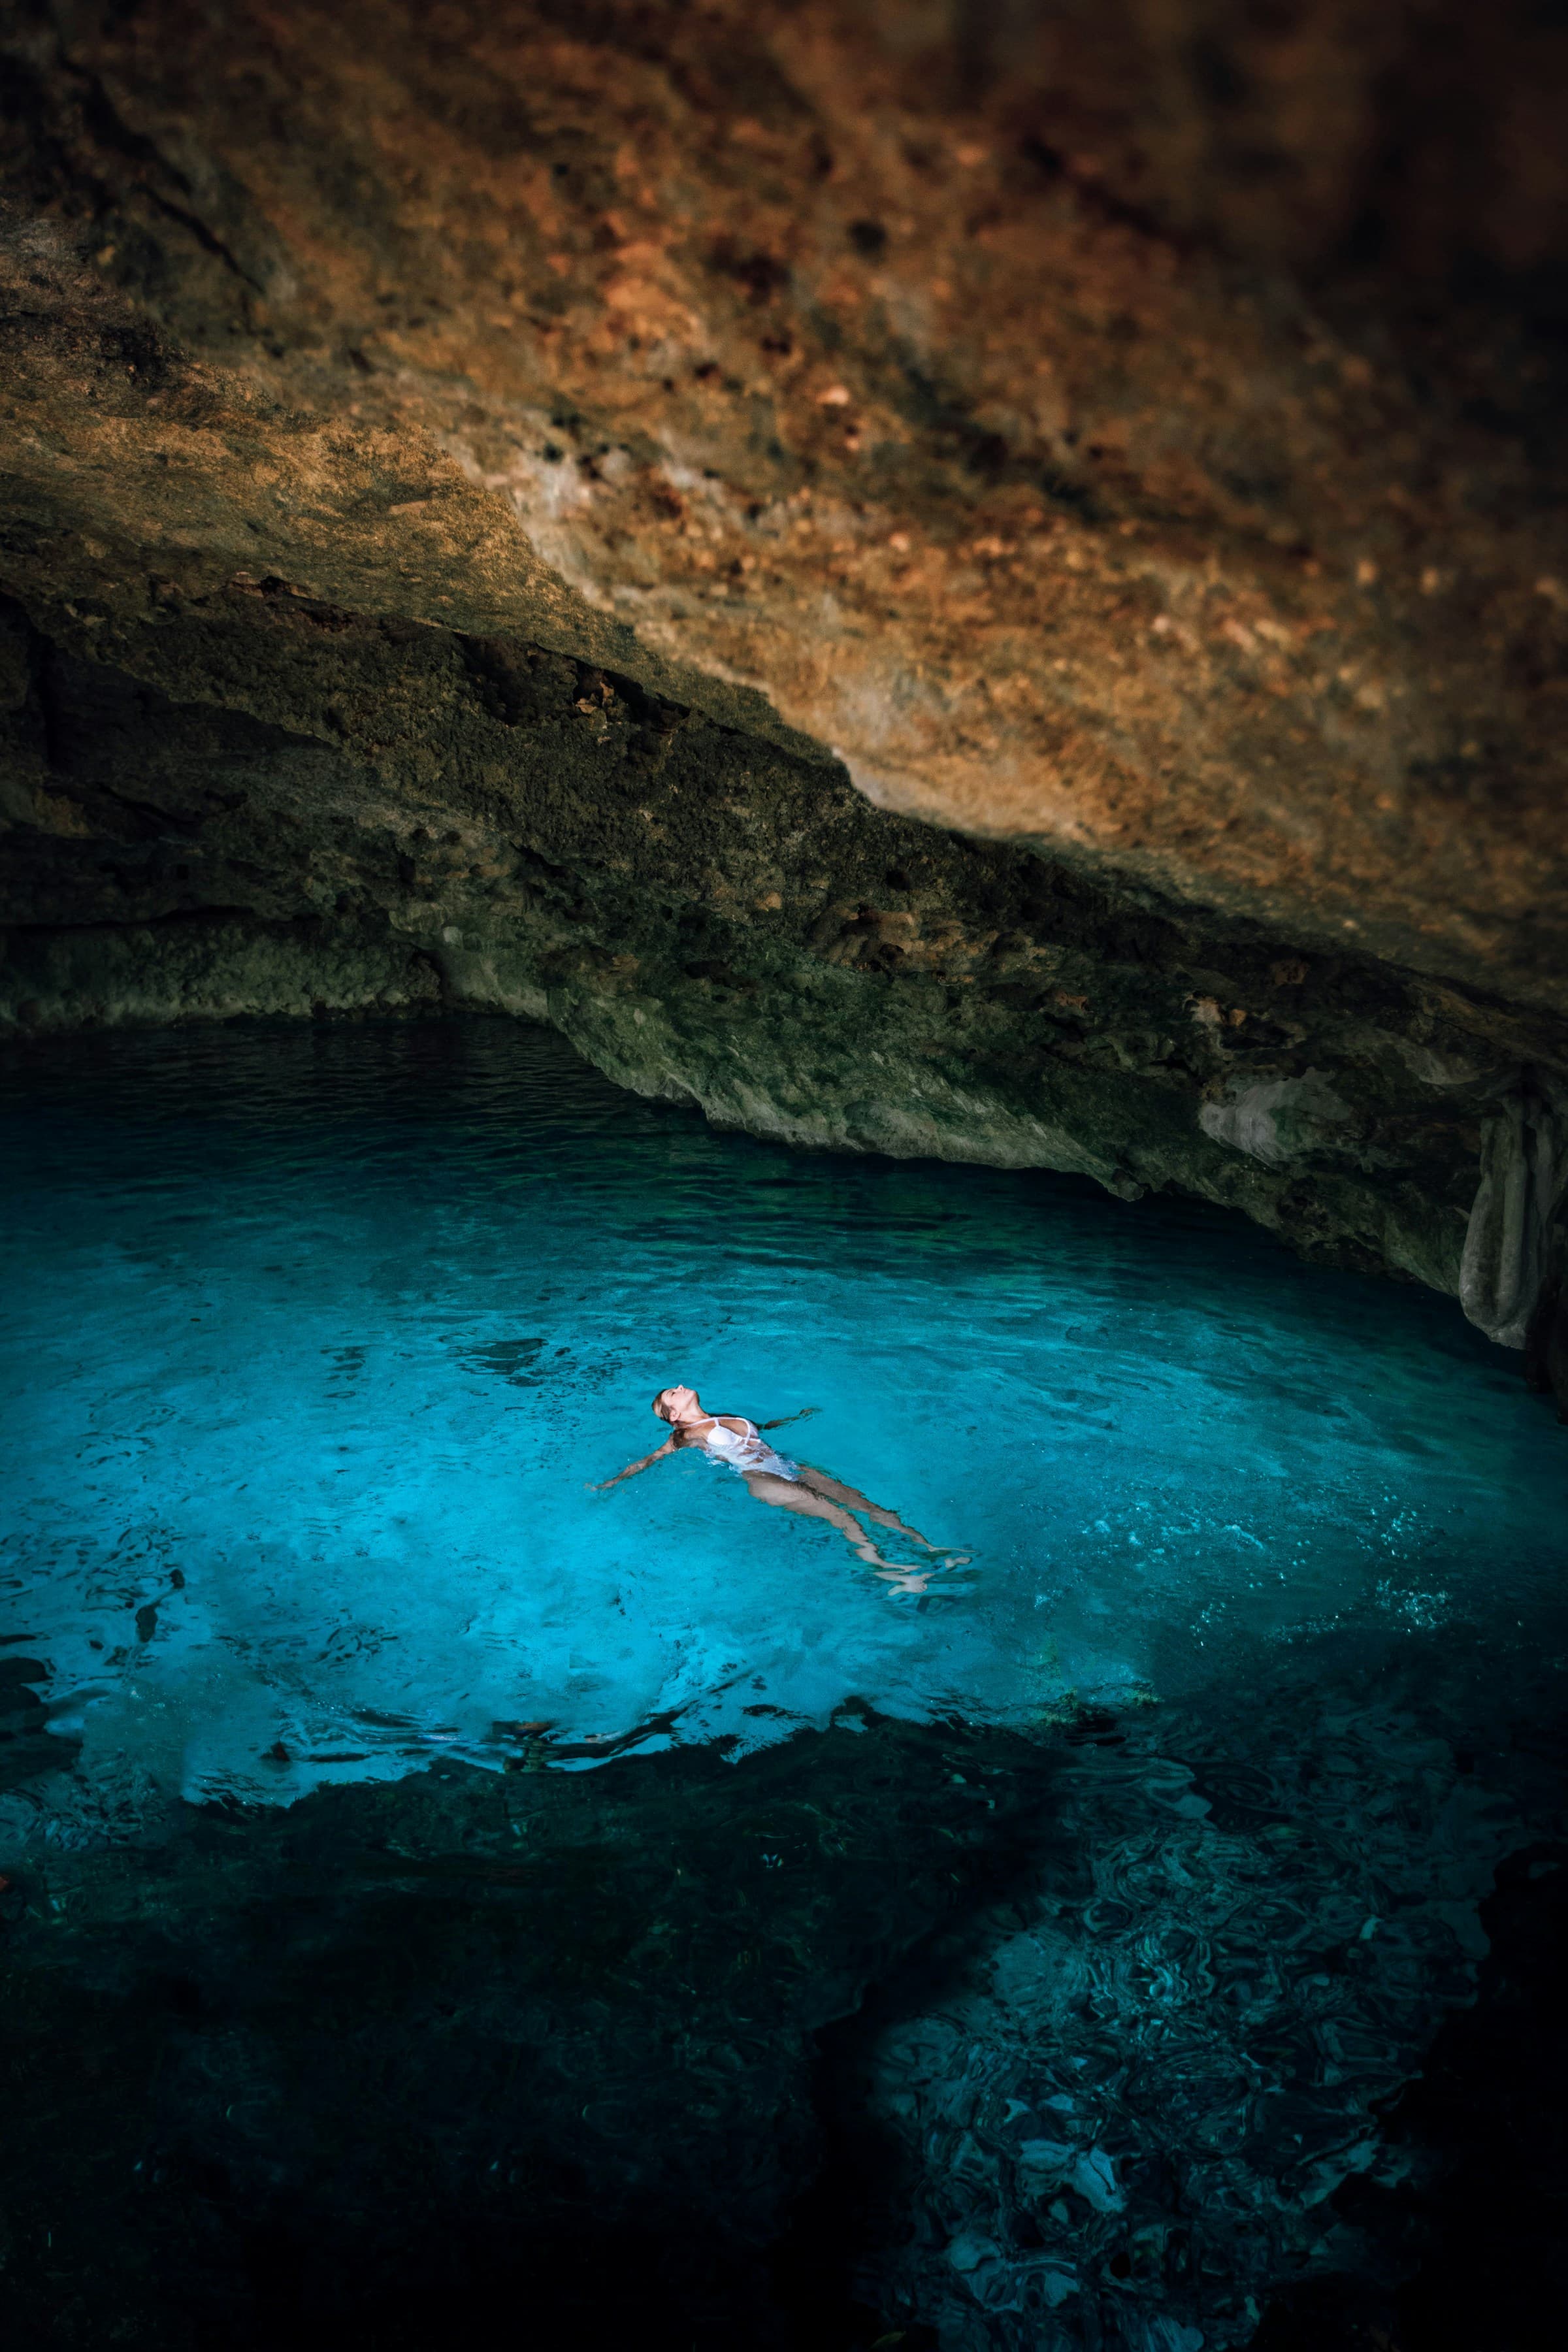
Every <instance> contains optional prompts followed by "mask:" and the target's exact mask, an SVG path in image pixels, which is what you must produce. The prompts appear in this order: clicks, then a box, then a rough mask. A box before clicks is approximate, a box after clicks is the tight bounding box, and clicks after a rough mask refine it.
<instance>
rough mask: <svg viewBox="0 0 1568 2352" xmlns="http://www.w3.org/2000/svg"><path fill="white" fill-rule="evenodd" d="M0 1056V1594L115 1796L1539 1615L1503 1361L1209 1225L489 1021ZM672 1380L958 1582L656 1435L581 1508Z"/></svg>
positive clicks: (1261, 1658) (1548, 1572)
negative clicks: (710, 1114) (666, 1445)
mask: <svg viewBox="0 0 1568 2352" xmlns="http://www.w3.org/2000/svg"><path fill="white" fill-rule="evenodd" d="M0 1089H3V1093H0V1100H3V1107H4V1111H5V1139H6V1140H5V1180H4V1181H5V1233H4V1240H3V1244H0V1248H3V1255H4V1268H3V1274H0V1281H3V1285H4V1297H5V1336H4V1351H3V1360H0V1380H3V1382H4V1391H5V1397H6V1400H7V1402H6V1407H5V1412H6V1426H7V1436H8V1443H7V1445H6V1449H5V1470H4V1474H3V1476H4V1488H3V1497H0V1500H3V1511H4V1517H3V1526H4V1545H3V1549H0V1587H3V1590H4V1593H5V1601H6V1602H7V1604H8V1613H9V1614H10V1616H11V1618H12V1620H13V1623H14V1628H15V1632H16V1633H17V1634H22V1635H25V1636H26V1649H27V1651H28V1653H29V1654H33V1655H36V1656H37V1657H39V1658H41V1659H43V1660H44V1661H45V1662H47V1664H48V1666H49V1667H50V1669H51V1678H50V1681H49V1684H48V1686H47V1697H48V1703H49V1706H50V1709H51V1725H52V1728H53V1729H54V1730H55V1731H56V1732H58V1733H60V1734H63V1735H72V1736H74V1737H76V1738H79V1739H80V1740H81V1741H82V1743H83V1744H82V1747H81V1750H80V1765H79V1785H80V1786H92V1785H95V1784H96V1785H98V1786H100V1787H101V1788H102V1789H103V1790H110V1789H111V1788H113V1789H117V1790H119V1792H120V1794H119V1797H118V1798H117V1800H116V1801H119V1802H121V1803H131V1804H132V1809H133V1797H128V1796H127V1795H126V1790H127V1788H128V1787H129V1785H130V1781H129V1780H128V1777H127V1776H128V1775H129V1776H130V1779H131V1780H138V1776H140V1778H139V1780H138V1785H148V1784H155V1785H156V1786H158V1787H160V1788H162V1789H163V1790H167V1791H173V1790H179V1791H180V1792H181V1793H183V1794H184V1795H186V1796H189V1797H213V1796H223V1795H235V1796H238V1797H240V1798H242V1799H244V1800H247V1801H284V1800H288V1799H291V1798H293V1797H295V1796H297V1795H299V1794H300V1792H301V1791H302V1790H304V1789H306V1788H307V1787H309V1786H310V1785H312V1784H313V1783H315V1782H318V1781H320V1780H332V1779H346V1778H354V1777H363V1776H364V1775H367V1774H395V1773H399V1772H403V1771H405V1770H407V1769H414V1768H416V1767H417V1766H419V1765H422V1764H424V1763H425V1762H426V1761H427V1760H428V1759H429V1758H430V1756H431V1754H432V1753H433V1752H435V1751H437V1750H439V1749H443V1748H445V1749H447V1750H450V1751H456V1752H458V1753H459V1754H462V1755H464V1756H467V1757H469V1758H471V1759H478V1760H480V1761H486V1762H490V1763H499V1762H500V1761H502V1760H503V1759H505V1758H506V1757H507V1756H509V1755H515V1754H516V1753H517V1752H518V1750H519V1748H526V1747H527V1746H528V1743H529V1742H530V1741H531V1740H532V1741H533V1742H534V1743H535V1744H536V1745H535V1752H536V1753H537V1752H539V1751H538V1748H537V1743H538V1742H539V1741H541V1740H542V1741H543V1742H544V1744H545V1747H546V1748H547V1749H548V1752H549V1753H550V1754H552V1756H553V1757H554V1758H555V1759H557V1760H559V1761H561V1762H563V1763H566V1764H579V1763H581V1764H585V1763H588V1762H591V1761H593V1760H595V1757H596V1756H598V1755H599V1754H602V1753H616V1752H622V1751H623V1750H624V1748H625V1747H626V1745H627V1744H628V1743H630V1744H632V1745H637V1744H641V1745H643V1746H645V1747H651V1746H656V1745H658V1744H659V1743H661V1742H664V1741H668V1740H670V1739H679V1740H696V1739H712V1738H728V1739H729V1740H731V1742H733V1743H734V1745H735V1748H736V1749H737V1751H739V1750H740V1749H742V1748H745V1747H747V1746H750V1745H752V1744H754V1743H756V1742H758V1741H762V1740H766V1739H771V1738H776V1737H778V1736H779V1735H780V1734H781V1733H784V1732H788V1731H791V1730H794V1729H795V1728H796V1727H799V1726H800V1725H802V1724H817V1725H820V1724H823V1723H826V1721H828V1720H829V1719H831V1717H833V1715H834V1712H835V1710H836V1709H837V1708H839V1707H841V1706H843V1704H844V1702H846V1701H847V1700H849V1699H852V1698H854V1699H860V1700H864V1701H867V1702H869V1703H870V1704H871V1705H873V1706H876V1707H877V1708H879V1709H881V1710H883V1711H888V1712H894V1713H902V1714H905V1715H910V1716H915V1717H920V1716H930V1715H940V1714H942V1713H948V1712H957V1713H960V1714H963V1715H965V1716H969V1717H984V1718H987V1719H991V1720H995V1721H1000V1722H1005V1723H1013V1724H1018V1725H1028V1724H1030V1723H1032V1722H1037V1721H1038V1720H1040V1719H1041V1718H1042V1717H1045V1718H1047V1719H1048V1718H1049V1717H1051V1716H1052V1715H1053V1714H1059V1713H1060V1712H1061V1711H1062V1709H1063V1708H1064V1706H1066V1707H1068V1708H1070V1706H1073V1705H1075V1704H1079V1703H1081V1702H1083V1701H1085V1700H1093V1701H1097V1702H1099V1701H1104V1700H1107V1699H1110V1700H1112V1701H1114V1700H1116V1699H1118V1698H1129V1697H1140V1698H1144V1697H1151V1696H1152V1697H1157V1698H1159V1699H1161V1700H1163V1701H1166V1702H1171V1701H1173V1700H1177V1699H1179V1698H1181V1697H1183V1696H1192V1695H1194V1694H1199V1693H1202V1692H1204V1691H1205V1690H1206V1691H1225V1690H1226V1689H1234V1688H1236V1687H1237V1678H1238V1677H1240V1678H1242V1681H1243V1682H1245V1678H1246V1677H1247V1675H1249V1674H1255V1673H1257V1672H1258V1671H1261V1670H1262V1667H1263V1666H1264V1665H1267V1664H1268V1662H1270V1661H1278V1659H1279V1656H1280V1655H1281V1654H1283V1653H1288V1652H1289V1651H1290V1650H1292V1649H1293V1648H1300V1646H1301V1645H1303V1644H1307V1645H1310V1644H1312V1643H1321V1642H1322V1641H1323V1640H1324V1639H1325V1638H1326V1637H1332V1638H1333V1639H1335V1640H1338V1641H1340V1642H1344V1641H1345V1640H1349V1641H1351V1642H1352V1644H1353V1643H1364V1642H1367V1641H1371V1642H1373V1643H1374V1644H1375V1645H1383V1649H1386V1648H1387V1646H1388V1645H1389V1644H1392V1645H1393V1649H1394V1652H1395V1653H1396V1654H1398V1656H1399V1657H1400V1658H1402V1659H1404V1660H1405V1661H1406V1662H1415V1663H1417V1664H1418V1662H1419V1660H1420V1658H1421V1656H1422V1655H1423V1654H1424V1653H1425V1652H1426V1651H1427V1650H1429V1649H1431V1648H1432V1645H1433V1644H1434V1643H1440V1644H1441V1645H1442V1646H1443V1647H1444V1654H1446V1655H1447V1654H1450V1653H1451V1652H1452V1649H1453V1645H1454V1641H1455V1637H1456V1636H1457V1635H1458V1636H1459V1637H1461V1646H1462V1637H1463V1635H1464V1633H1465V1629H1466V1628H1467V1627H1468V1626H1470V1625H1472V1624H1473V1625H1475V1626H1478V1627H1479V1626H1480V1625H1481V1624H1483V1623H1485V1624H1487V1625H1489V1628H1490V1632H1489V1637H1488V1638H1489V1641H1490V1643H1491V1644H1492V1649H1493V1652H1494V1653H1497V1645H1498V1643H1501V1644H1502V1645H1503V1647H1502V1652H1501V1653H1497V1654H1506V1652H1507V1650H1508V1648H1509V1647H1510V1645H1517V1647H1518V1650H1519V1652H1520V1654H1521V1656H1522V1655H1525V1654H1539V1652H1540V1649H1541V1645H1542V1643H1543V1642H1544V1643H1546V1644H1547V1645H1548V1646H1551V1644H1552V1643H1557V1642H1559V1635H1558V1632H1557V1630H1556V1629H1557V1612H1558V1607H1559V1603H1558V1599H1557V1596H1558V1594H1559V1592H1560V1591H1561V1589H1562V1582H1563V1564H1564V1550H1565V1549H1568V1547H1565V1544H1564V1539H1563V1526H1564V1513H1563V1488H1564V1464H1565V1454H1568V1450H1565V1449H1564V1447H1563V1444H1562V1441H1561V1440H1560V1439H1559V1437H1558V1435H1557V1433H1556V1432H1555V1430H1554V1429H1553V1427H1552V1422H1551V1418H1550V1415H1549V1413H1547V1412H1546V1411H1545V1410H1544V1409H1543V1408H1542V1406H1541V1405H1540V1404H1539V1403H1538V1402H1536V1401H1533V1400H1531V1399H1530V1398H1529V1397H1527V1396H1526V1395H1525V1393H1524V1392H1523V1391H1522V1388H1521V1383H1520V1381H1519V1377H1518V1370H1517V1361H1516V1360H1514V1359H1511V1358H1509V1357H1507V1356H1504V1355H1503V1354H1502V1353H1500V1351H1498V1350H1496V1349H1491V1348H1490V1347H1489V1346H1488V1345H1487V1343H1485V1342H1484V1341H1483V1340H1481V1339H1479V1337H1478V1336H1477V1335H1476V1334H1475V1333H1474V1332H1472V1331H1470V1330H1469V1329H1468V1328H1467V1327H1466V1325H1465V1324H1464V1323H1463V1321H1462V1320H1461V1318H1460V1317H1459V1315H1458V1309H1457V1308H1456V1307H1454V1306H1453V1305H1452V1304H1451V1303H1450V1302H1448V1301H1446V1300H1442V1299H1438V1298H1435V1297H1430V1296H1427V1295H1426V1294H1424V1293H1422V1292H1419V1291H1416V1290H1414V1289H1404V1288H1396V1287H1394V1286H1391V1285H1387V1284H1379V1283H1374V1282H1370V1281H1366V1282H1363V1281H1361V1280H1358V1279H1355V1278H1352V1277H1350V1276H1342V1275H1339V1274H1335V1273H1330V1272H1325V1271H1322V1270H1319V1269H1313V1268H1310V1267H1308V1266H1304V1265H1301V1264H1300V1263H1299V1262H1298V1261H1297V1260H1295V1259H1294V1258H1293V1257H1292V1256H1290V1255H1289V1254H1287V1253H1286V1252H1284V1251H1283V1250H1281V1249H1280V1248H1279V1247H1278V1246H1276V1245H1275V1244H1272V1243H1270V1242H1269V1241H1268V1240H1267V1239H1266V1238H1264V1237H1261V1236H1259V1235H1258V1234H1253V1233H1251V1232H1249V1231H1247V1230H1245V1229H1242V1228H1239V1227H1237V1225H1235V1224H1233V1223H1229V1222H1228V1221H1225V1220H1222V1219H1220V1218H1218V1217H1216V1216H1213V1215H1210V1214H1209V1213H1205V1212H1203V1211H1199V1210H1196V1209H1194V1208H1192V1207H1189V1206H1184V1205H1183V1204H1180V1203H1175V1202H1160V1201H1152V1202H1144V1203H1142V1204H1141V1205H1140V1206H1138V1207H1137V1208H1135V1209H1131V1210H1130V1209H1128V1208H1127V1207H1125V1206H1123V1205H1121V1204H1118V1203H1114V1202H1110V1201H1108V1200H1106V1199H1105V1198H1103V1197H1102V1196H1100V1194H1098V1193H1097V1192H1094V1191H1093V1190H1092V1189H1090V1188H1088V1187H1083V1186H1079V1185H1078V1184H1076V1183H1075V1182H1073V1181H1068V1180H1063V1179H1058V1178H1053V1177H1048V1176H1043V1175H1041V1176H1035V1175H1018V1174H1013V1173H1003V1172H994V1171H983V1170H971V1169H955V1168H947V1167H942V1166H937V1165H932V1164H929V1163H916V1164H900V1163H895V1162H890V1161H883V1160H854V1159H846V1158H830V1157H826V1156H824V1157H803V1156H800V1155H795V1154H790V1153H786V1152H784V1151H783V1150H776V1149H773V1148H772V1147H770V1146H768V1145H766V1144H764V1143H760V1142H757V1141H753V1140H751V1139H742V1138H735V1137H726V1136H721V1135H718V1134H715V1133H714V1132H713V1131H711V1130H710V1129H709V1128H707V1127H706V1126H705V1125H704V1124H703V1122H702V1121H701V1120H700V1118H698V1117H697V1116H696V1115H694V1114H693V1113H691V1112H689V1111H687V1110H684V1109H680V1108H675V1107H671V1106H667V1105H659V1104H647V1103H642V1102H640V1101H637V1100H636V1099H635V1098H633V1097H628V1096H626V1095H625V1094H624V1093H620V1092H618V1091H616V1090H615V1089H613V1088H612V1087H609V1086H608V1085H607V1084H606V1083H605V1081H603V1080H602V1079H601V1078H599V1077H598V1076H596V1075H595V1073H593V1072H592V1071H589V1070H587V1069H585V1068H584V1066H582V1065H581V1064H580V1063H578V1062H577V1061H576V1060H575V1059H574V1056H573V1055H571V1054H570V1053H569V1051H568V1050H567V1049H566V1048H565V1047H564V1046H563V1045H562V1044H561V1043H560V1042H559V1041H557V1040H555V1039H554V1038H552V1036H550V1035H547V1034H543V1033H538V1032H533V1031H530V1030H528V1029H526V1028H521V1027H519V1026H516V1025H513V1024H506V1023H500V1022H496V1023H489V1022H474V1023H469V1024H432V1025H428V1026H418V1027H392V1026H389V1027H386V1028H377V1027H374V1026H372V1027H365V1028H347V1029H312V1030H300V1029H285V1028H279V1029H271V1028H255V1029H235V1028H226V1029H222V1030H209V1031H201V1030H189V1031H184V1032H180V1033H175V1034H166V1035H163V1036H158V1037H148V1038H136V1037H123V1038H110V1039H106V1040H100V1041H97V1042H89V1043H83V1044H81V1045H78V1046H77V1047H76V1048H75V1049H73V1050H70V1051H61V1052H58V1053H57V1054H55V1055H51V1056H50V1057H49V1058H48V1059H47V1061H45V1062H43V1063H41V1064H37V1065H35V1066H31V1067H27V1068H17V1069H13V1070H11V1071H10V1072H9V1073H8V1074H7V1075H6V1076H5V1077H4V1079H3V1080H0ZM678 1379H679V1380H687V1381H692V1382H693V1383H695V1385H696V1386H697V1387H698V1388H699V1389H700V1391H701V1392H702V1395H703V1398H704V1400H705V1402H707V1403H708V1404H709V1405H710V1407H712V1408H716V1409H718V1410H722V1411H730V1412H746V1413H749V1414H751V1415H752V1416H753V1417H755V1418H757V1419H758V1420H763V1419H765V1418H768V1417H769V1416H771V1415H773V1414H782V1413H790V1412H795V1411H797V1410H799V1409H800V1408H802V1407H805V1406H816V1407H818V1408H820V1410H819V1411H818V1412H817V1413H816V1416H815V1417H814V1418H813V1419H811V1420H810V1421H809V1422H807V1423H803V1424H800V1425H798V1426H797V1427H795V1428H793V1429H791V1430H790V1431H788V1432H785V1433H780V1436H779V1441H778V1442H779V1443H780V1444H783V1445H784V1446H786V1447H788V1448H791V1449H792V1450H794V1451H795V1452H796V1453H797V1454H799V1455H800V1456H801V1457H802V1458H804V1459H805V1460H808V1461H810V1462H812V1463H815V1464H816V1465H820V1466H822V1467H825V1468H826V1469H828V1470H830V1471H831V1472H833V1473H834V1474H835V1475H837V1476H838V1477H841V1478H844V1479H846V1480H848V1481H850V1482H852V1483H853V1484H854V1485H855V1486H858V1487H859V1488H861V1489H863V1490H864V1491H865V1492H866V1493H867V1494H868V1496H870V1497H871V1498H872V1499H873V1500H875V1501H877V1502H879V1503H881V1504H884V1505H888V1506H890V1507H893V1508H895V1509H896V1510H897V1511H898V1512H899V1513H900V1515H901V1516H902V1517H904V1518H905V1519H906V1520H907V1521H909V1522H910V1523H911V1524H912V1525H913V1526H914V1527H916V1528H920V1529H921V1530H922V1531H923V1533H924V1534H925V1535H926V1536H928V1537H929V1538H931V1539H932V1541H933V1542H936V1543H939V1544H942V1545H949V1546H962V1547H963V1548H965V1549H968V1551H969V1552H970V1554H971V1555H972V1557H971V1560H970V1564H969V1565H968V1566H966V1567H962V1566H961V1567H957V1568H947V1569H944V1570H941V1571H940V1572H939V1573H937V1574H936V1575H935V1576H934V1577H933V1578H932V1580H931V1590H930V1591H929V1593H928V1594H927V1595H925V1596H924V1597H921V1596H917V1595H915V1594H913V1593H903V1592H900V1591H895V1590H891V1589H889V1586H888V1585H886V1584H885V1583H881V1582H879V1581H878V1580H876V1579H875V1578H874V1577H873V1576H871V1575H870V1574H869V1573H868V1570H867V1569H866V1567H865V1566H864V1565H863V1564H862V1563H861V1562H859V1561H858V1560H857V1559H856V1558H855V1557H854V1555H853V1554H852V1552H851V1551H850V1550H849V1549H848V1548H847V1545H846V1544H845V1543H844V1542H843V1540H842V1539H841V1538H840V1537H839V1536H837V1534H836V1533H834V1532H833V1531H832V1530H831V1529H829V1528H822V1527H819V1526H816V1525H813V1524H810V1523H807V1522H805V1521H804V1520H801V1519H799V1518H795V1517H790V1516H788V1515H786V1514H784V1513H783V1512H779V1511H773V1510H768V1509H765V1508H763V1507H760V1506H759V1505H758V1504H756V1503H755V1502H753V1501H752V1499H751V1497H750V1496H749V1495H748V1493H747V1491H746V1489H745V1488H744V1487H743V1486H742V1483H741V1482H740V1480H739V1479H737V1478H736V1477H735V1476H734V1475H732V1474H731V1473H730V1472H728V1471H726V1470H723V1469H721V1468H719V1467H717V1466H715V1465H711V1464H710V1463H708V1462H706V1461H704V1460H702V1459H700V1458H698V1457H696V1456H695V1455H693V1454H683V1455H681V1456H679V1457H678V1458H677V1459H675V1460H673V1461H670V1462H666V1463H663V1464H660V1465H658V1467H656V1468H655V1469H654V1470H652V1471H650V1472H649V1473H647V1475H645V1476H642V1477H640V1478H638V1479H637V1480H634V1481H630V1482H628V1483H627V1484H626V1485H625V1486H619V1487H617V1488H616V1489H615V1491H614V1492H613V1493H610V1494H602V1493H590V1492H589V1491H587V1487H588V1484H589V1482H591V1481H595V1480H598V1479H602V1478H605V1477H608V1476H609V1475H611V1474H612V1473H613V1472H614V1471H616V1470H617V1469H619V1468H620V1467H621V1466H622V1465H624V1464H626V1462H628V1461H630V1460H632V1459H633V1458H634V1457H635V1456H637V1454H641V1453H643V1452H645V1451H647V1449H648V1448H649V1447H651V1446H652V1445H653V1444H655V1443H657V1442H658V1438H659V1437H660V1435H661V1434H662V1431H661V1430H660V1428H659V1426H658V1424H657V1423H655V1421H654V1420H653V1418H652V1415H651V1413H650V1412H649V1410H648V1403H649V1399H650V1397H651V1394H652V1392H653V1391H654V1390H655V1389H656V1388H657V1387H658V1386H660V1385H661V1384H663V1383H664V1382H666V1381H675V1380H678ZM900 1556H901V1557H903V1558H905V1559H910V1560H914V1559H918V1558H919V1555H918V1552H916V1551H913V1550H911V1549H910V1547H909V1546H908V1545H907V1544H906V1545H904V1547H903V1549H902V1552H901V1554H900ZM1559 1646H1560V1643H1559ZM1383 1649H1380V1653H1379V1654H1383ZM525 1726H543V1727H546V1728H545V1729H544V1730H543V1731H542V1732H540V1731H534V1732H530V1731H527V1730H525V1729H524V1728H522V1727H525Z"/></svg>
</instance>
